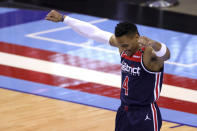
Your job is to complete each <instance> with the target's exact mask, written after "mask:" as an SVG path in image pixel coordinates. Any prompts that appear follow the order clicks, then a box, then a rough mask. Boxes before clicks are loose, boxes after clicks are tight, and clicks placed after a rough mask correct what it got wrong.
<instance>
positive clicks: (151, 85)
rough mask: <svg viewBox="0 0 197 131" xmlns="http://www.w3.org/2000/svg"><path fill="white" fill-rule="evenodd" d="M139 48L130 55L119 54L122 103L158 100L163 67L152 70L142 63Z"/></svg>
mask: <svg viewBox="0 0 197 131" xmlns="http://www.w3.org/2000/svg"><path fill="white" fill-rule="evenodd" d="M144 50H145V48H141V49H140V50H139V51H137V52H136V53H135V54H134V55H132V56H127V55H126V53H125V52H124V51H123V52H122V54H121V77H122V78H121V81H122V82H121V94H120V99H121V103H122V104H124V105H148V104H151V103H152V102H155V101H157V100H158V98H159V95H160V91H161V87H162V81H163V69H162V70H161V71H160V72H152V71H149V70H148V69H146V67H145V66H144V64H143V53H144Z"/></svg>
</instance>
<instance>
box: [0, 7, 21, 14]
mask: <svg viewBox="0 0 197 131" xmlns="http://www.w3.org/2000/svg"><path fill="white" fill-rule="evenodd" d="M16 10H18V9H15V8H4V7H0V14H3V13H8V12H12V11H16Z"/></svg>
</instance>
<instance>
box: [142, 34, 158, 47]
mask: <svg viewBox="0 0 197 131" xmlns="http://www.w3.org/2000/svg"><path fill="white" fill-rule="evenodd" d="M138 42H139V43H140V44H141V45H143V46H145V47H147V46H151V45H152V44H153V43H155V41H154V40H151V39H149V38H148V37H145V36H140V38H139V40H138Z"/></svg>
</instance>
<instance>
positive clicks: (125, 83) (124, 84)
mask: <svg viewBox="0 0 197 131" xmlns="http://www.w3.org/2000/svg"><path fill="white" fill-rule="evenodd" d="M128 82H129V77H128V76H126V78H125V79H124V82H123V85H122V87H123V89H125V95H126V96H128Z"/></svg>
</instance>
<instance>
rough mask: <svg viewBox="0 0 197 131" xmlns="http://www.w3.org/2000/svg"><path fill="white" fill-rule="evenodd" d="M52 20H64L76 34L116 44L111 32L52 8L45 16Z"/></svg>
mask: <svg viewBox="0 0 197 131" xmlns="http://www.w3.org/2000/svg"><path fill="white" fill-rule="evenodd" d="M45 19H46V20H49V21H53V22H64V23H65V24H67V25H69V26H70V27H71V28H72V29H73V30H74V31H75V32H77V33H78V34H80V35H82V36H84V37H87V38H90V39H93V40H95V41H97V42H101V43H106V44H110V45H112V46H116V47H117V44H116V43H115V39H114V38H115V37H114V35H113V34H112V33H110V32H107V31H104V30H101V29H99V28H98V27H96V26H94V25H92V24H90V23H88V22H85V21H81V20H78V19H75V18H72V17H70V16H66V15H62V14H60V13H59V12H57V11H55V10H52V11H51V12H49V13H48V15H47V16H46V18H45Z"/></svg>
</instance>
